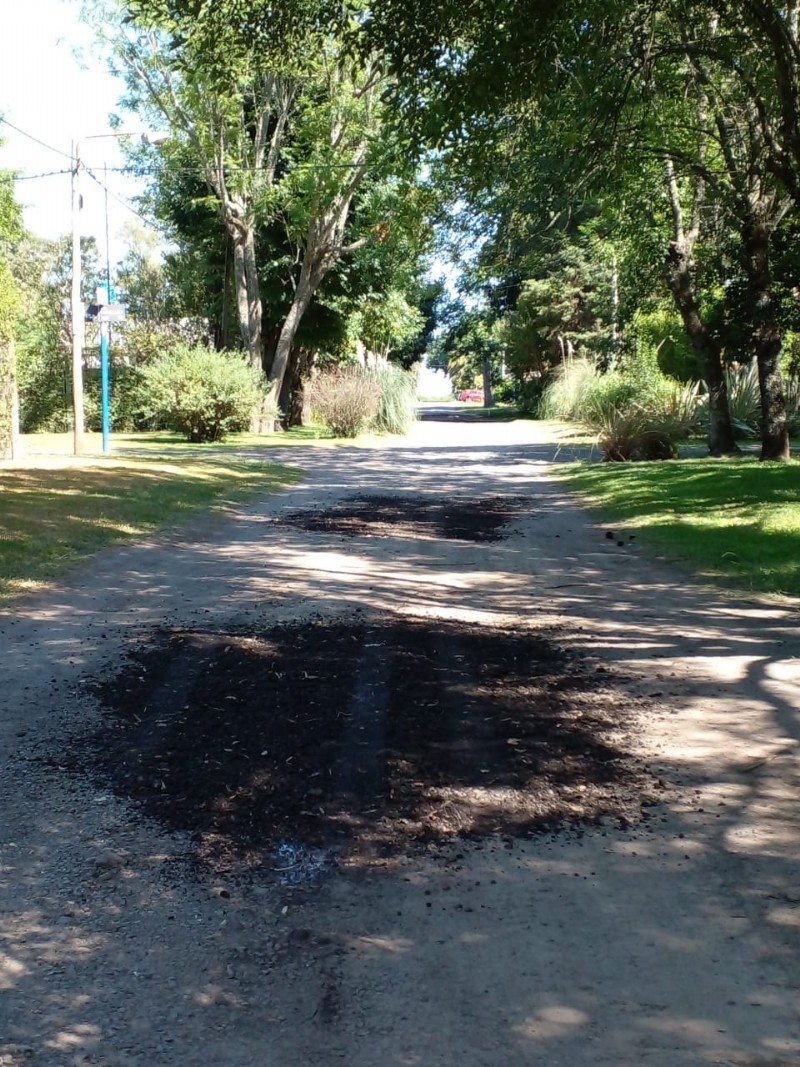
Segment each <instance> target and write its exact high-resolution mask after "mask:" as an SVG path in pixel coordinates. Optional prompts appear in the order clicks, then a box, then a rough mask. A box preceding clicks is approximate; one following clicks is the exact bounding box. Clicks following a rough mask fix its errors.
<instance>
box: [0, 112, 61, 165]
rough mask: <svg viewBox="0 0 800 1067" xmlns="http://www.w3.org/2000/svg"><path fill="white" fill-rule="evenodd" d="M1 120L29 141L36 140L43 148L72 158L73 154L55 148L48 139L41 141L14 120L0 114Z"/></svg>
mask: <svg viewBox="0 0 800 1067" xmlns="http://www.w3.org/2000/svg"><path fill="white" fill-rule="evenodd" d="M0 122H4V123H5V124H6V126H8V127H9V129H12V130H14V132H15V133H20V134H22V136H23V137H27V138H28V140H29V141H35V142H36V144H38V145H41V146H42V148H46V149H47V151H48V152H55V153H56V155H57V156H63V157H64V159H69V160H72V156H71V155H70V154H69V152H62V151H61V149H60V148H54V147H53V146H52V145H51V144H47V142H46V141H40V140H39V138H38V137H34V136H33V134H32V133H26V132H25V130H21V129H20V128H19V126H15V125H14V123H13V122H9V121H8V119H6V118H3V117H2V115H0Z"/></svg>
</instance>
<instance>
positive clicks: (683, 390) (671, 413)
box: [582, 375, 699, 460]
mask: <svg viewBox="0 0 800 1067" xmlns="http://www.w3.org/2000/svg"><path fill="white" fill-rule="evenodd" d="M615 376H616V377H618V378H619V379H620V380H619V381H617V382H610V383H608V384H606V383H599V387H598V388H596V389H593V390H591V391H590V393H589V395H588V396H587V398H586V402H585V406H584V415H583V419H582V422H583V424H584V425H585V426H586V428H587V429H589V430H591V431H592V432H593V433H595V434H597V442H598V444H599V446H600V448H601V450H602V452H603V455H604V456H605V458H606V459H610V460H636V459H643V460H652V459H674V458H675V457H676V456H677V454H678V442H679V441H680V440H682V439H683V438H685V437H687V436H689V434H690V433H691V432H692V431H693V429H694V428H695V426H696V424H697V396H698V390H699V386H698V385H697V384H694V385H688V386H682V385H680V384H679V383H678V382H669V381H665V383H664V385H663V387H662V388H661V389H660V390H659V391H658V393H656V392H654V391H652V390H650V391H648V392H640V393H638V394H637V391H636V386H635V383H632V382H631V381H630V380H626V378H625V376H624V375H615ZM606 377H611V375H607V376H606Z"/></svg>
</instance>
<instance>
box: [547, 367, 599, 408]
mask: <svg viewBox="0 0 800 1067" xmlns="http://www.w3.org/2000/svg"><path fill="white" fill-rule="evenodd" d="M597 376H598V375H597V367H596V366H595V364H594V362H593V361H592V360H590V359H568V360H565V361H564V363H562V364H561V365H560V366H559V367H557V368H556V369H555V371H554V372H553V374H552V376H551V379H550V381H549V382H548V384H547V385H546V387H545V389H544V392H543V393H542V397H541V400H540V402H539V406H538V412H537V413H538V415H539V417H540V418H542V419H566V420H567V421H570V422H577V421H579V420H580V419H581V418H582V412H583V405H584V400H585V398H586V394H587V392H588V390H589V388H590V386H591V385H592V384H593V383H594V382H595V381H596V380H597Z"/></svg>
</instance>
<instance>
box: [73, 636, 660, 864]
mask: <svg viewBox="0 0 800 1067" xmlns="http://www.w3.org/2000/svg"><path fill="white" fill-rule="evenodd" d="M94 691H95V692H96V694H97V696H98V697H99V699H100V700H101V702H102V704H103V705H104V707H105V709H106V712H107V714H106V716H105V721H104V723H103V726H102V728H101V729H100V730H98V731H97V732H96V733H95V734H93V735H92V736H90V737H88V738H83V739H78V740H74V741H73V743H72V745H71V750H70V752H69V753H68V755H67V757H65V756H64V755H63V754H61V755H60V756H59V764H60V765H61V766H64V765H65V763H66V765H67V766H69V767H70V768H71V769H72V770H75V771H79V772H81V773H88V774H90V775H91V776H92V777H93V778H94V779H95V780H99V781H100V782H101V783H102V784H103V786H104V787H105V788H110V789H112V790H113V791H114V792H115V793H116V794H118V795H120V796H122V797H125V798H128V799H130V800H132V801H133V802H134V803H135V804H136V805H137V806H138V807H139V808H140V809H141V811H142V812H144V813H145V814H147V815H148V816H150V817H152V818H155V819H156V820H158V822H159V823H160V824H161V825H162V826H163V827H165V828H166V829H167V830H170V831H180V832H183V833H188V834H190V835H191V838H192V840H193V842H194V843H195V848H196V854H197V857H198V859H199V860H201V861H203V862H206V863H208V864H210V865H211V866H213V867H214V868H215V869H217V870H221V869H225V868H226V867H230V866H232V865H237V866H239V865H241V864H244V865H245V866H250V867H254V868H263V869H267V870H271V869H279V868H280V867H281V866H282V863H281V855H282V851H281V850H283V851H284V852H286V851H287V847H285V843H287V842H289V843H291V848H292V849H295V850H297V849H299V850H303V849H307V850H312V852H313V855H314V856H316V857H322V858H321V859H319V861H318V862H319V864H321V865H323V866H324V863H327V862H328V861H329V860H330V856H331V855H332V854H333V853H335V854H337V855H349V856H355V855H363V856H368V855H371V856H375V855H391V854H393V853H394V852H395V850H398V849H404V850H407V849H409V848H412V847H414V845H416V844H419V843H429V842H442V841H446V840H450V839H452V838H453V837H454V836H457V835H464V836H482V835H497V834H503V835H511V836H514V835H526V834H530V833H536V832H542V831H554V830H556V829H558V828H563V827H571V828H573V829H574V828H576V827H580V826H582V825H585V824H591V823H598V822H602V821H604V820H610V821H612V822H613V823H614V824H619V825H623V826H626V825H628V824H630V823H633V822H638V821H640V820H642V819H645V820H647V819H648V818H649V816H650V811H649V809H650V808H651V807H652V805H653V804H654V803H655V802H656V801H657V799H658V798H659V792H658V788H659V783H658V782H657V781H656V780H655V779H654V778H653V777H652V776H651V775H650V773H649V772H648V770H647V769H646V768H645V767H644V765H643V764H642V763H641V762H640V761H638V760H637V759H635V758H634V757H633V756H632V755H631V754H630V752H629V750H628V749H627V748H626V744H625V736H626V731H628V732H629V731H630V730H631V729H632V727H633V726H634V725H635V720H636V717H637V714H638V711H639V709H638V708H636V707H635V706H634V705H632V704H631V700H630V698H629V697H628V696H627V695H626V694H625V693H624V691H623V690H622V689H621V687H620V685H619V683H618V682H616V681H615V679H614V678H613V676H612V675H611V674H610V673H603V674H602V676H601V675H599V674H598V673H597V672H596V671H595V670H594V669H593V666H592V665H591V664H590V663H589V662H587V661H585V660H584V659H582V658H581V657H579V656H576V655H574V654H571V653H570V652H568V651H567V650H566V649H565V648H564V647H563V645H562V644H560V643H559V641H558V635H557V634H554V633H548V634H542V633H537V632H534V631H532V630H527V629H495V628H487V627H485V626H479V625H477V624H470V623H458V622H452V621H444V620H438V619H411V618H397V617H380V618H377V619H376V618H369V619H368V618H366V617H363V616H357V617H349V618H345V619H338V620H333V621H323V620H321V619H319V620H317V621H316V622H308V621H305V622H299V623H296V624H293V625H283V626H276V627H273V628H271V629H268V630H264V631H263V632H258V633H254V632H244V631H238V630H237V631H206V630H163V631H160V632H158V633H156V634H155V635H154V636H153V639H152V642H151V643H150V644H149V645H147V646H146V647H139V648H138V649H137V650H136V652H135V653H133V654H132V655H131V657H130V659H129V661H128V662H127V663H126V664H125V665H124V667H123V669H122V670H121V671H120V672H119V673H118V674H117V675H116V676H115V677H113V678H108V679H105V680H102V681H100V682H98V683H97V684H96V685H95V686H94ZM310 854H311V853H310ZM287 856H288V852H287ZM315 863H317V860H315ZM286 865H287V866H291V864H289V863H288V860H287V864H286Z"/></svg>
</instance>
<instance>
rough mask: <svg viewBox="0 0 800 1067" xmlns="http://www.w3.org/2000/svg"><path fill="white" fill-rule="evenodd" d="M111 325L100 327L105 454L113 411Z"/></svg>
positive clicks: (101, 403)
mask: <svg viewBox="0 0 800 1067" xmlns="http://www.w3.org/2000/svg"><path fill="white" fill-rule="evenodd" d="M109 332H110V330H109V325H108V323H107V322H104V323H102V324H101V326H100V407H101V413H102V419H103V453H104V454H105V453H107V452H108V451H109V435H110V432H111V411H110V404H109V388H108V385H109V381H108V379H109V374H108V335H109Z"/></svg>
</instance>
